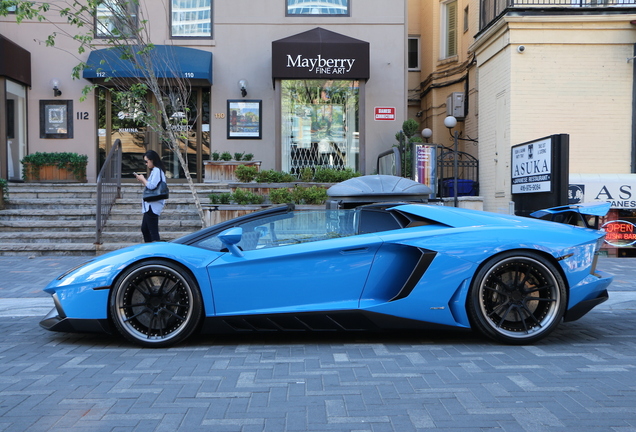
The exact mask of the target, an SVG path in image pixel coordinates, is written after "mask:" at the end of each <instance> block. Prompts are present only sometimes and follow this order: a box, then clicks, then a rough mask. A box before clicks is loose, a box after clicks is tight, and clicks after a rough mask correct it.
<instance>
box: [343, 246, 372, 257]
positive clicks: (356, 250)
mask: <svg viewBox="0 0 636 432" xmlns="http://www.w3.org/2000/svg"><path fill="white" fill-rule="evenodd" d="M368 251H369V248H368V247H358V248H353V249H344V250H342V251H340V253H342V254H344V255H351V254H356V253H363V252H368Z"/></svg>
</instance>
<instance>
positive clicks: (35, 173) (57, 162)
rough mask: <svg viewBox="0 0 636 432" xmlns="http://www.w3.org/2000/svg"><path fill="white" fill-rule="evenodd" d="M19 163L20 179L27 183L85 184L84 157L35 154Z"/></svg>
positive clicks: (86, 161) (86, 157) (61, 154)
mask: <svg viewBox="0 0 636 432" xmlns="http://www.w3.org/2000/svg"><path fill="white" fill-rule="evenodd" d="M20 162H22V164H23V166H22V178H23V179H24V180H25V181H27V182H82V183H85V182H86V165H87V164H88V156H86V155H80V154H77V153H68V152H59V153H44V152H37V153H32V154H30V155H27V156H25V157H24V159H22V160H21V161H20Z"/></svg>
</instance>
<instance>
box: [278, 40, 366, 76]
mask: <svg viewBox="0 0 636 432" xmlns="http://www.w3.org/2000/svg"><path fill="white" fill-rule="evenodd" d="M272 78H273V79H316V78H333V79H368V78H369V43H368V42H364V41H361V40H358V39H354V38H351V37H349V36H345V35H341V34H338V33H335V32H332V31H329V30H325V29H322V28H315V29H313V30H309V31H307V32H304V33H300V34H297V35H294V36H290V37H288V38H285V39H280V40H277V41H274V42H272Z"/></svg>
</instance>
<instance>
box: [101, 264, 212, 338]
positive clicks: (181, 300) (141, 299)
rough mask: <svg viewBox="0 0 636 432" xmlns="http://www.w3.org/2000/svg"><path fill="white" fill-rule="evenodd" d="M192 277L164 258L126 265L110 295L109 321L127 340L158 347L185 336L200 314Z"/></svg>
mask: <svg viewBox="0 0 636 432" xmlns="http://www.w3.org/2000/svg"><path fill="white" fill-rule="evenodd" d="M202 303H203V302H202V300H201V293H200V292H199V288H198V286H197V284H196V282H195V281H194V280H193V278H192V277H191V276H190V275H189V274H188V272H186V271H185V270H183V269H182V268H180V267H178V266H177V265H175V264H173V263H170V262H167V261H147V262H143V263H140V264H137V265H136V266H134V267H132V268H130V269H128V270H127V271H126V272H125V273H123V274H122V275H121V276H120V277H119V278H118V279H117V281H116V283H115V286H114V288H113V292H112V295H111V297H110V303H109V309H110V315H111V318H112V321H113V323H114V325H115V327H116V328H117V330H118V331H119V333H121V334H122V336H124V337H125V338H126V339H128V340H129V341H131V342H133V343H135V344H138V345H141V346H144V347H154V348H161V347H167V346H171V345H174V344H177V343H179V342H182V341H183V340H185V339H186V338H187V337H188V336H190V335H191V334H192V332H193V331H194V330H195V329H196V328H197V326H198V324H199V322H200V320H201V316H202V314H203V306H202Z"/></svg>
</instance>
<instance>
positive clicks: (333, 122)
mask: <svg viewBox="0 0 636 432" xmlns="http://www.w3.org/2000/svg"><path fill="white" fill-rule="evenodd" d="M113 1H114V0H113ZM56 3H57V5H56ZM61 3H63V2H53V5H54V8H53V9H52V10H51V11H50V12H49V13H48V14H47V17H48V18H49V19H48V21H44V22H37V21H24V22H23V23H22V24H19V25H18V24H16V23H15V16H13V15H12V14H9V15H8V16H7V17H0V35H1V36H2V39H1V47H0V49H1V50H2V51H1V52H2V53H8V52H10V53H18V54H19V55H17V54H16V55H17V56H14V55H13V54H12V55H11V56H7V55H3V56H2V58H1V59H0V62H2V64H1V65H0V99H2V100H3V101H6V102H3V103H2V104H0V109H1V110H2V114H1V115H0V177H3V178H9V179H11V180H18V179H20V177H21V164H20V159H21V158H22V157H23V156H24V155H26V154H29V153H34V152H53V151H56V152H57V151H64V152H77V153H80V154H86V155H88V156H89V167H88V180H89V181H95V179H96V176H97V173H98V170H99V168H100V164H101V162H102V161H103V156H104V154H105V152H107V151H108V150H109V148H110V146H111V145H112V143H113V142H114V140H115V139H117V138H119V139H121V140H122V142H123V143H124V176H125V177H132V171H135V170H139V171H142V170H143V169H144V167H143V163H142V158H141V156H142V154H143V152H144V151H145V150H146V149H154V150H157V151H158V152H160V153H161V154H162V156H163V158H164V162H166V163H167V164H168V170H169V172H170V175H171V176H172V178H173V179H175V180H173V181H176V179H179V178H182V177H183V172H182V171H181V172H180V170H179V167H178V166H177V165H176V164H175V163H174V158H172V157H171V156H170V154H169V151H168V149H167V148H164V146H162V144H161V143H160V141H159V140H158V139H157V138H156V136H153V133H152V132H150V131H147V130H146V129H145V127H144V125H143V124H141V123H140V122H138V121H137V120H136V117H135V116H134V115H132V114H131V112H132V111H134V110H132V109H128V110H127V109H122V108H121V107H117V106H115V105H113V104H110V103H109V101H110V100H111V99H112V98H113V95H112V94H111V92H110V89H109V82H108V79H107V78H109V77H111V76H115V75H116V74H118V73H121V72H122V70H123V69H125V66H123V65H122V64H121V63H119V62H118V60H117V59H116V58H115V59H112V58H109V53H108V51H105V49H106V48H107V44H106V43H103V44H102V45H98V46H97V47H96V48H97V49H98V51H94V52H91V53H89V52H86V53H83V54H78V53H77V45H76V43H75V41H73V40H72V39H69V38H64V37H62V36H61V35H58V37H57V42H56V46H55V47H53V48H51V47H47V46H46V44H45V41H46V39H47V37H48V36H49V35H50V34H52V33H53V32H57V33H58V34H59V33H61V30H60V29H63V30H67V31H68V32H70V33H72V32H74V31H77V29H74V28H72V27H69V26H68V25H67V24H66V22H65V19H62V18H60V17H59V15H58V14H57V13H56V12H55V11H54V9H55V7H59V5H60V4H61ZM97 15H98V18H97V20H96V21H95V28H94V29H93V31H95V32H96V33H95V36H96V37H97V39H95V42H97V43H98V44H99V42H100V39H99V38H100V37H104V36H107V35H108V32H109V31H112V29H113V28H116V27H117V22H116V20H114V19H112V16H109V14H108V10H106V9H105V10H103V11H98V14H97ZM130 15H131V16H138V18H139V19H147V20H148V29H149V34H150V39H151V40H152V41H153V43H154V44H155V45H156V46H157V47H158V48H159V49H158V50H157V53H166V54H165V58H173V57H174V58H178V59H180V60H179V65H180V68H181V69H180V70H179V71H178V72H179V73H181V74H182V75H181V76H182V77H186V78H188V79H189V81H190V85H191V86H192V91H191V106H192V111H191V112H193V113H196V115H192V117H191V118H187V123H188V125H187V133H188V143H187V146H184V150H183V151H184V154H186V147H187V154H186V156H187V158H188V163H189V165H190V171H191V173H192V174H193V176H195V177H196V178H195V180H196V181H205V178H204V171H203V163H204V162H205V161H206V160H209V159H210V157H211V154H212V153H214V152H224V151H227V152H230V153H232V154H233V153H252V154H254V157H255V159H257V160H261V161H262V168H264V169H279V170H285V171H288V172H297V171H299V170H300V169H302V168H303V167H305V166H311V167H315V166H330V167H336V168H345V167H349V168H352V169H355V170H357V171H360V172H363V173H373V172H374V171H375V167H376V158H377V155H378V154H379V153H381V152H383V151H385V150H387V149H389V148H391V146H392V145H393V144H394V143H395V133H396V132H397V131H398V130H399V128H400V127H401V122H402V121H403V120H404V119H406V116H407V113H406V111H407V107H406V106H407V102H406V100H407V98H406V92H407V82H406V72H405V63H406V47H405V43H404V42H405V40H406V35H407V11H406V2H405V1H392V2H385V1H380V0H317V1H312V2H304V1H300V0H259V1H258V2H254V1H252V0H233V1H232V2H214V1H213V0H193V1H189V2H185V1H181V0H153V1H152V2H150V1H146V2H143V1H142V2H141V5H140V6H139V9H138V10H131V11H130ZM101 41H104V39H101ZM162 50H163V51H162ZM89 54H90V56H89ZM102 60H106V61H105V62H102ZM80 61H83V62H87V63H88V64H89V66H92V68H91V67H89V68H88V69H87V70H85V71H84V72H83V74H82V78H80V79H76V80H73V79H72V78H71V75H72V70H73V67H74V66H76V65H77V64H78V63H79V62H80ZM206 65H207V66H206ZM157 68H158V70H157V71H156V72H157V73H166V71H165V70H161V66H158V67H157ZM171 72H174V71H171ZM134 75H135V74H134V72H133V73H131V76H130V77H128V78H129V79H130V82H134V81H135V78H136V77H135V76H134ZM88 84H96V85H97V88H96V90H95V91H94V92H92V93H91V94H89V97H87V98H86V99H85V100H82V99H81V96H82V89H83V88H84V87H85V86H86V85H88ZM54 87H56V88H57V90H54ZM242 87H243V88H242ZM176 114H178V113H173V115H176ZM60 122H61V123H60ZM248 123H249V124H248Z"/></svg>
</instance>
